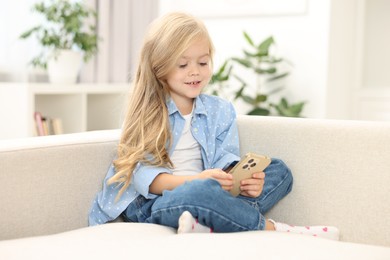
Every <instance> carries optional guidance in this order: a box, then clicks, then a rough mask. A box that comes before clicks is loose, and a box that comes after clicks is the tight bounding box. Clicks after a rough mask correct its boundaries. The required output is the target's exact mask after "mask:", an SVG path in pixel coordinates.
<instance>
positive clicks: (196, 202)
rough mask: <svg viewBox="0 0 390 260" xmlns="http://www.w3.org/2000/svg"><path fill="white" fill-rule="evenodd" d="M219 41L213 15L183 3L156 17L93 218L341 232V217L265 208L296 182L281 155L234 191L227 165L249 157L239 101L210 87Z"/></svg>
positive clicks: (181, 229) (206, 228)
mask: <svg viewBox="0 0 390 260" xmlns="http://www.w3.org/2000/svg"><path fill="white" fill-rule="evenodd" d="M213 54H214V49H213V45H212V41H211V39H210V36H209V34H208V32H207V30H206V28H205V26H204V24H203V23H202V22H201V21H199V20H198V19H196V18H194V17H192V16H190V15H188V14H183V13H170V14H167V15H165V16H163V17H161V18H160V19H158V20H156V21H155V22H154V23H153V24H152V26H151V28H150V30H149V32H148V34H147V35H146V38H145V41H144V44H143V48H142V50H141V56H140V60H139V65H138V70H137V73H136V76H135V80H134V83H133V90H132V93H131V95H130V100H129V105H128V110H127V114H126V118H125V121H124V125H123V130H122V135H121V139H120V143H119V146H118V151H117V159H115V160H114V161H113V164H112V165H111V167H110V168H109V171H108V173H107V176H106V178H105V180H104V183H103V190H102V191H101V192H100V193H99V194H98V195H97V197H96V199H95V201H94V203H93V206H92V209H91V212H90V216H89V223H90V225H97V224H103V223H106V222H109V221H112V220H115V219H116V218H117V217H119V216H120V215H122V216H123V218H124V219H125V220H127V221H130V222H144V223H156V224H160V225H165V226H170V227H173V228H177V229H178V233H186V232H211V231H214V232H238V231H248V230H276V231H286V232H295V233H305V234H310V235H315V236H322V237H327V238H332V239H338V231H337V229H335V228H332V227H321V226H315V227H292V226H289V225H286V224H282V223H277V222H275V221H273V220H267V219H265V218H264V215H263V214H264V213H265V212H267V211H268V210H269V209H270V208H271V207H272V206H274V205H275V204H276V203H277V202H278V201H279V200H280V199H282V198H283V197H284V196H286V195H287V194H288V193H289V192H290V191H291V188H292V180H293V179H292V175H291V172H290V170H289V169H288V168H287V166H286V165H285V164H284V163H283V162H282V161H281V160H278V159H272V162H271V164H270V165H269V166H268V167H267V168H266V170H265V171H264V172H258V173H254V174H253V176H252V178H249V179H246V180H243V181H242V182H241V186H240V190H241V193H240V195H239V196H237V197H233V196H232V195H231V194H230V193H229V190H230V189H232V186H233V181H232V176H231V175H230V174H228V173H227V172H228V171H229V169H231V168H232V167H233V166H234V164H235V163H237V162H238V161H239V160H240V157H239V140H238V132H237V125H236V114H235V110H234V108H233V106H232V104H231V103H229V102H227V101H225V100H223V99H221V98H218V97H215V96H209V95H205V94H201V92H202V90H203V88H204V87H205V86H206V85H207V84H208V83H209V81H210V78H211V76H212V63H213Z"/></svg>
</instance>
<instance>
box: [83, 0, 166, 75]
mask: <svg viewBox="0 0 390 260" xmlns="http://www.w3.org/2000/svg"><path fill="white" fill-rule="evenodd" d="M88 1H89V4H90V5H92V6H94V7H95V8H96V11H97V13H98V17H99V19H98V24H97V30H98V35H99V37H100V38H101V41H100V42H99V53H98V55H97V56H96V57H95V58H94V59H93V60H92V61H90V62H89V63H88V64H86V65H85V66H84V67H83V69H82V72H81V76H80V81H81V82H128V81H129V80H130V78H131V76H132V74H133V71H134V65H135V63H136V61H137V58H138V52H139V48H140V45H141V43H142V40H143V36H144V33H145V30H146V28H147V26H148V25H149V24H150V22H151V21H152V20H153V19H155V18H156V17H157V15H158V1H157V0H142V1H140V0H88Z"/></svg>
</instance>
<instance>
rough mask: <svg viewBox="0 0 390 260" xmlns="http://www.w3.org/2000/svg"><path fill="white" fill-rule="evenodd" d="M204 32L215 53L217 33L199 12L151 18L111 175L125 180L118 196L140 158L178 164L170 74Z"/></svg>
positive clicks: (118, 181) (169, 165)
mask: <svg viewBox="0 0 390 260" xmlns="http://www.w3.org/2000/svg"><path fill="white" fill-rule="evenodd" d="M200 38H201V39H207V40H208V42H209V50H210V53H209V54H210V57H211V58H212V57H213V54H214V48H213V44H212V41H211V38H210V36H209V34H208V31H207V29H206V27H205V25H204V24H203V23H202V22H201V21H200V20H198V19H196V18H195V17H193V16H191V15H188V14H185V13H178V12H175V13H169V14H167V15H165V16H162V17H161V18H159V19H157V20H155V21H154V22H153V23H152V24H151V27H150V28H149V30H148V33H147V35H146V36H145V39H144V43H143V47H142V49H141V54H140V57H139V63H138V68H137V71H136V75H135V79H134V81H133V83H132V91H131V93H130V94H129V100H128V107H127V112H126V116H125V119H124V124H123V129H122V134H121V138H120V143H119V145H118V151H117V159H116V160H114V166H115V170H116V174H115V175H114V176H113V177H111V178H110V179H109V180H108V184H114V183H116V184H118V185H121V189H120V190H119V193H118V196H117V199H119V198H120V196H121V195H122V194H123V192H124V191H125V190H126V189H127V188H128V186H129V185H130V183H131V179H132V173H133V171H134V169H135V167H136V166H137V163H138V162H140V163H143V164H150V165H155V166H163V167H167V168H172V167H173V163H172V161H171V159H170V157H169V154H168V151H169V148H170V145H171V139H172V136H171V130H170V124H169V116H168V108H167V105H166V102H167V99H168V98H169V86H168V84H167V82H166V76H167V75H168V73H169V72H170V71H171V70H172V69H173V67H174V66H175V65H176V63H177V61H178V59H179V58H180V56H181V55H182V54H183V53H184V52H185V50H186V49H187V48H188V47H189V46H190V44H191V43H192V42H194V41H195V40H198V39H200ZM211 64H212V62H211Z"/></svg>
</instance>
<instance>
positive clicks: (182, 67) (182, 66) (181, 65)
mask: <svg viewBox="0 0 390 260" xmlns="http://www.w3.org/2000/svg"><path fill="white" fill-rule="evenodd" d="M185 67H187V64H180V65H179V68H181V69H184V68H185Z"/></svg>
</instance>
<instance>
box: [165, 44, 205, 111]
mask: <svg viewBox="0 0 390 260" xmlns="http://www.w3.org/2000/svg"><path fill="white" fill-rule="evenodd" d="M211 75H212V68H211V57H210V50H209V43H208V41H207V40H206V39H199V40H195V41H194V42H193V43H192V44H191V45H190V46H189V47H188V49H187V50H186V51H185V52H184V53H183V55H182V56H181V57H180V58H179V60H178V61H177V63H176V65H175V67H174V68H173V69H172V70H171V71H170V72H169V73H168V75H167V77H166V80H167V83H168V86H169V90H170V95H171V97H172V99H173V101H174V102H175V103H176V105H177V106H178V108H179V109H180V108H181V107H182V106H188V105H191V106H192V102H193V100H194V98H196V97H197V96H198V95H199V94H200V93H201V91H202V89H203V88H204V87H205V86H206V85H207V84H208V83H209V81H210V79H211ZM191 108H192V107H191Z"/></svg>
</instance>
